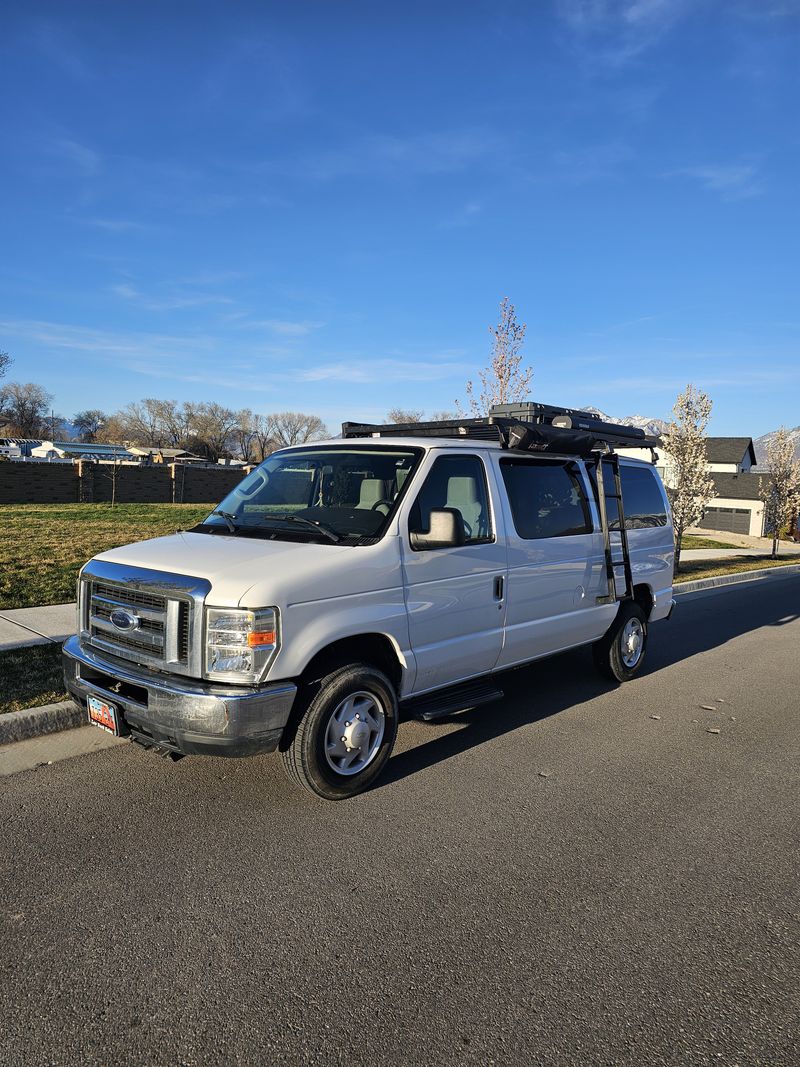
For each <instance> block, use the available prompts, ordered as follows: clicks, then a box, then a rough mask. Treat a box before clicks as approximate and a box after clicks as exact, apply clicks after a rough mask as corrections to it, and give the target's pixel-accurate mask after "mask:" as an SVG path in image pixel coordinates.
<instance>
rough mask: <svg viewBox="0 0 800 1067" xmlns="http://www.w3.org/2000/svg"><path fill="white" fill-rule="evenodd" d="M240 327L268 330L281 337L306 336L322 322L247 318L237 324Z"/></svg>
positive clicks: (321, 325) (320, 325)
mask: <svg viewBox="0 0 800 1067" xmlns="http://www.w3.org/2000/svg"><path fill="white" fill-rule="evenodd" d="M238 325H239V326H240V327H241V328H242V329H248V330H251V329H253V330H261V329H263V330H270V331H271V332H272V333H277V334H280V335H281V336H282V337H307V336H308V335H309V334H310V333H312V332H313V331H314V330H319V329H321V328H322V327H323V326H324V325H325V323H324V322H309V321H302V322H292V321H290V320H288V319H248V320H247V321H243V322H240V323H239V324H238Z"/></svg>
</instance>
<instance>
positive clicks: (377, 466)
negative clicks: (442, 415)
mask: <svg viewBox="0 0 800 1067" xmlns="http://www.w3.org/2000/svg"><path fill="white" fill-rule="evenodd" d="M421 454H422V450H421V449H418V448H393V447H390V446H388V447H383V446H381V447H378V446H372V447H358V446H350V447H341V448H339V447H333V448H332V447H330V446H327V447H321V448H319V449H317V448H302V449H286V450H285V451H282V452H276V453H275V454H274V455H272V456H270V457H269V458H268V459H266V460H265V461H264V462H263V463H262V464H260V466H258V467H256V469H255V470H254V471H251V473H250V474H248V475H247V477H246V478H243V479H242V481H241V482H240V483H239V485H237V486H236V488H235V489H234V490H232V492H230V493H229V494H228V495H227V496H226V497H225V499H224V500H223V501H222V503H221V504H220V505H219V507H218V508H216V509H215V510H214V511H213V512H212V513H211V514H210V515H209V516H208V518H207V519H205V521H204V522H203V523H201V524H200V526H198V527H195V530H196V531H198V532H203V533H229V534H231V535H237V534H244V535H246V536H251V537H253V536H264V537H271V538H274V537H277V538H281V539H286V540H298V539H300V540H305V539H314V540H323V541H330V542H340V541H341V542H344V543H349V544H353V543H357V542H360V541H363V540H364V539H368V540H370V541H371V540H373V539H375V538H378V537H380V536H381V534H382V533H383V531H384V530H385V528H386V526H387V524H388V522H389V519H390V517H391V515H392V514H393V512H394V509H395V507H396V504H397V502H398V500H399V498H400V494H401V493H402V491H403V488H404V486H405V485H406V482H407V481H408V479H409V477H410V476H411V473H412V472H413V470H414V467H415V466H416V464H417V462H418V460H419V457H420V456H421Z"/></svg>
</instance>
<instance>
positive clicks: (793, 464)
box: [762, 426, 800, 559]
mask: <svg viewBox="0 0 800 1067" xmlns="http://www.w3.org/2000/svg"><path fill="white" fill-rule="evenodd" d="M767 466H768V468H769V473H768V475H767V478H766V480H765V481H762V489H763V500H764V520H765V526H766V529H767V530H768V531H769V532H770V533H771V534H772V558H773V559H777V558H778V542H779V540H780V534H781V528H782V527H783V526H786V525H787V524H788V523H790V522H791V520H792V517H793V515H794V514H795V512H796V509H797V507H798V503H800V461H798V460H796V459H795V458H794V443H793V442H792V439H791V437H790V436H789V431H788V430H787V429H786V427H785V426H781V428H780V429H779V430H777V431H776V433H775V434H774V436H773V437H772V438H771V439H770V440H769V441H768V443H767Z"/></svg>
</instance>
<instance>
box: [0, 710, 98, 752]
mask: <svg viewBox="0 0 800 1067" xmlns="http://www.w3.org/2000/svg"><path fill="white" fill-rule="evenodd" d="M86 721H87V719H86V710H85V709H84V708H79V707H78V705H77V704H75V703H73V701H71V700H64V701H62V702H61V703H60V704H45V705H44V706H43V707H41V708H26V709H25V711H9V712H7V713H6V714H5V715H0V745H10V744H11V743H12V742H13V741H27V740H29V739H30V738H31V737H41V736H42V735H43V734H54V733H57V732H58V731H59V730H73V729H74V728H75V727H76V726H85V725H86Z"/></svg>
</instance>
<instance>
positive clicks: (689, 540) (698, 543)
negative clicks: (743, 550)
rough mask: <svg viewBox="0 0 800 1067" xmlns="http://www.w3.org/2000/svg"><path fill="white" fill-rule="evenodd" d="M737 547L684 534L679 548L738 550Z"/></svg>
mask: <svg viewBox="0 0 800 1067" xmlns="http://www.w3.org/2000/svg"><path fill="white" fill-rule="evenodd" d="M739 547H740V546H739V545H731V544H728V542H727V541H717V540H716V539H715V538H713V537H698V536H697V535H696V534H684V535H683V537H682V538H681V548H682V549H683V548H739Z"/></svg>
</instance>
